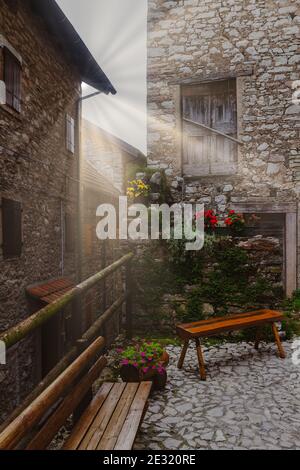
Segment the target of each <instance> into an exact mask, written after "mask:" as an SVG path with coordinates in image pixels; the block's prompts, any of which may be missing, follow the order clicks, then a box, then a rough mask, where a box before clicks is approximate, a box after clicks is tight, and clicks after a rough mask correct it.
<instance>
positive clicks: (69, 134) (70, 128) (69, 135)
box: [66, 114, 75, 154]
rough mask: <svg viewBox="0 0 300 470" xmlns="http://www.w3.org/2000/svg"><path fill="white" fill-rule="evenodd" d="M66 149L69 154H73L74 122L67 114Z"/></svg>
mask: <svg viewBox="0 0 300 470" xmlns="http://www.w3.org/2000/svg"><path fill="white" fill-rule="evenodd" d="M66 147H67V150H68V151H69V152H71V153H73V154H74V153H75V121H74V119H73V118H72V117H71V116H70V115H69V114H67V116H66Z"/></svg>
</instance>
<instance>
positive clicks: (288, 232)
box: [285, 213, 297, 297]
mask: <svg viewBox="0 0 300 470" xmlns="http://www.w3.org/2000/svg"><path fill="white" fill-rule="evenodd" d="M285 284H286V286H285V287H286V295H287V297H291V296H292V294H293V292H294V291H295V290H296V289H297V214H292V213H289V214H286V223H285Z"/></svg>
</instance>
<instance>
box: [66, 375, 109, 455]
mask: <svg viewBox="0 0 300 470" xmlns="http://www.w3.org/2000/svg"><path fill="white" fill-rule="evenodd" d="M112 387H113V384H112V383H108V382H107V383H104V384H103V385H102V386H101V388H100V389H99V391H98V392H97V394H96V395H95V397H94V399H93V400H92V402H91V403H90V405H89V406H88V408H87V409H86V411H85V413H84V414H83V415H82V416H81V418H80V420H79V421H78V423H77V424H76V426H75V428H74V429H73V431H72V434H71V436H70V437H69V438H68V440H67V441H66V443H65V444H64V447H63V449H64V450H75V449H77V448H78V447H79V445H80V443H81V441H82V440H83V438H84V437H85V435H86V433H87V431H88V429H89V427H90V426H91V424H92V422H93V421H94V419H95V416H96V415H97V413H99V410H100V409H101V407H102V405H103V403H104V402H105V400H106V398H107V396H108V394H109V392H110V391H111V389H112Z"/></svg>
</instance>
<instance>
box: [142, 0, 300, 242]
mask: <svg viewBox="0 0 300 470" xmlns="http://www.w3.org/2000/svg"><path fill="white" fill-rule="evenodd" d="M148 5H149V11H148V113H149V119H148V157H149V158H148V164H149V166H150V167H151V168H157V169H164V170H166V174H167V176H168V177H169V178H170V184H171V187H172V193H173V197H174V199H175V200H178V199H179V200H180V199H182V198H183V199H184V200H188V201H193V202H196V201H199V202H203V203H205V204H206V206H207V207H214V208H215V209H216V210H217V211H218V212H219V213H221V214H222V213H224V212H225V211H226V209H227V208H228V207H233V206H234V205H235V204H240V203H243V202H251V201H252V202H258V203H261V204H264V203H269V204H270V205H272V204H274V205H278V204H283V203H286V202H288V201H295V202H296V203H298V197H299V189H300V186H299V181H298V180H299V178H298V177H299V148H300V135H299V112H300V108H299V106H296V105H295V104H293V102H292V95H293V82H294V81H296V80H299V77H300V65H299V64H300V55H299V22H300V16H299V7H297V5H296V2H294V1H292V0H274V1H264V2H261V1H254V0H245V1H240V0H225V1H222V2H221V1H218V0H215V1H212V0H201V1H200V0H177V1H162V0H149V2H148ZM230 77H235V78H236V80H237V101H238V138H239V140H240V141H241V142H242V143H243V145H239V146H238V147H239V151H238V153H239V155H238V170H237V173H236V174H233V175H226V176H222V175H218V176H213V175H212V176H206V177H201V176H200V177H197V178H189V175H184V174H183V173H182V162H181V160H182V147H181V144H182V139H181V137H182V136H181V132H182V123H181V98H180V95H181V87H182V85H186V84H192V83H193V84H197V83H198V84H201V83H202V82H205V81H213V80H218V79H219V80H221V79H224V80H225V79H228V78H230ZM298 245H299V240H298Z"/></svg>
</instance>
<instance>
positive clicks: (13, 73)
mask: <svg viewBox="0 0 300 470" xmlns="http://www.w3.org/2000/svg"><path fill="white" fill-rule="evenodd" d="M21 78H22V64H21V63H20V60H19V59H18V57H17V56H16V55H15V54H14V53H13V52H12V51H11V50H10V49H9V48H8V47H6V46H4V47H3V81H4V83H5V89H6V91H5V93H6V99H5V104H6V106H8V107H9V108H10V109H13V110H14V111H16V112H17V113H21V103H22V98H21V96H22V94H21V93H22V91H21V81H22V80H21Z"/></svg>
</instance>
